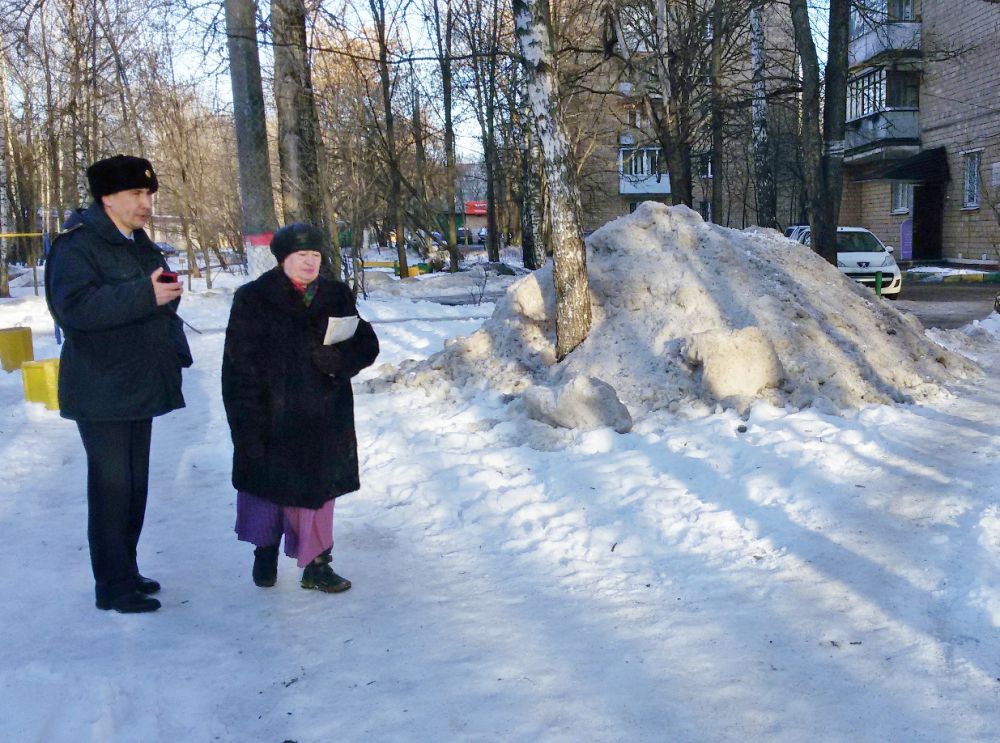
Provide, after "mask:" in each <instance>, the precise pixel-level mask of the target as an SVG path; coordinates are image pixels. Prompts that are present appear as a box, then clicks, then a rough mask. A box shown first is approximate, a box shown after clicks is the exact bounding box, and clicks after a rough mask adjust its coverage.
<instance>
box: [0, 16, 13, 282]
mask: <svg viewBox="0 0 1000 743" xmlns="http://www.w3.org/2000/svg"><path fill="white" fill-rule="evenodd" d="M2 42H3V37H2V36H0V47H2V46H3V43H2ZM0 127H2V129H0V133H2V134H3V153H0V234H5V233H6V232H7V231H8V226H9V224H10V222H9V221H8V219H7V215H8V214H10V200H9V198H8V196H9V194H10V155H9V154H8V153H9V150H10V147H9V144H10V141H11V134H12V132H11V127H10V109H9V108H8V106H7V58H6V56H5V55H4V54H3V52H0ZM7 244H8V243H7V238H6V237H0V297H4V298H6V297H9V296H10V284H9V282H8V279H7Z"/></svg>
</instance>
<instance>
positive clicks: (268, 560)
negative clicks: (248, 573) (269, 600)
mask: <svg viewBox="0 0 1000 743" xmlns="http://www.w3.org/2000/svg"><path fill="white" fill-rule="evenodd" d="M277 580H278V545H274V546H273V547H258V548H257V549H255V550H254V551H253V582H254V583H255V584H257V585H258V586H260V587H261V588H270V587H271V586H273V585H274V584H275V582H276V581H277Z"/></svg>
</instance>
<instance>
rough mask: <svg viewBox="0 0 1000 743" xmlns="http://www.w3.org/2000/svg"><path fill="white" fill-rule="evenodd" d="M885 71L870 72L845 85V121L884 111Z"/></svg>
mask: <svg viewBox="0 0 1000 743" xmlns="http://www.w3.org/2000/svg"><path fill="white" fill-rule="evenodd" d="M885 88H886V74H885V70H872V71H871V72H869V73H867V74H865V75H862V76H861V77H858V78H855V79H854V80H851V81H850V82H849V83H848V84H847V120H848V121H852V120H854V119H860V118H862V117H863V116H870V115H871V114H873V113H877V112H879V111H884V110H885V92H886V91H885Z"/></svg>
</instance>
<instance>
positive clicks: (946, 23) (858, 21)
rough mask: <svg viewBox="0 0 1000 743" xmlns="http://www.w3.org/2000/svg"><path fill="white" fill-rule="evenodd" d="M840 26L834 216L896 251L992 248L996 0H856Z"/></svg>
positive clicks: (962, 258)
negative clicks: (843, 94)
mask: <svg viewBox="0 0 1000 743" xmlns="http://www.w3.org/2000/svg"><path fill="white" fill-rule="evenodd" d="M867 6H868V9H867V10H866V11H865V12H860V11H858V10H855V11H854V14H853V18H852V29H851V44H850V60H849V62H850V66H851V76H850V81H849V86H848V114H847V116H848V121H847V136H846V141H845V158H844V161H845V183H844V199H843V204H842V207H841V214H840V223H841V224H844V225H861V226H864V227H867V228H869V229H871V230H872V231H874V232H875V233H876V234H878V236H879V237H880V238H881V239H882V240H883V242H885V243H887V244H889V245H893V246H896V248H897V257H898V258H899V259H900V260H905V261H909V260H913V261H948V262H952V263H960V264H970V265H982V266H996V265H997V262H998V259H1000V95H998V90H1000V55H998V53H997V52H998V48H997V44H998V41H1000V6H998V5H996V4H993V3H988V2H982V1H981V0H923V2H921V1H920V0H868V2H867Z"/></svg>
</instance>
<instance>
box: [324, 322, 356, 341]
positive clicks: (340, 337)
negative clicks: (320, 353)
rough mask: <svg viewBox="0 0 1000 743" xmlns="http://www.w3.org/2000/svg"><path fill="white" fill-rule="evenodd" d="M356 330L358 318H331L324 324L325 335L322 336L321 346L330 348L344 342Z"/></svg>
mask: <svg viewBox="0 0 1000 743" xmlns="http://www.w3.org/2000/svg"><path fill="white" fill-rule="evenodd" d="M357 329H358V316H357V315H351V316H350V317H331V318H329V321H328V322H327V324H326V335H324V336H323V345H324V346H332V345H333V344H334V343H340V342H341V341H346V340H347V339H348V338H351V337H353V336H354V331H355V330H357Z"/></svg>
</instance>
